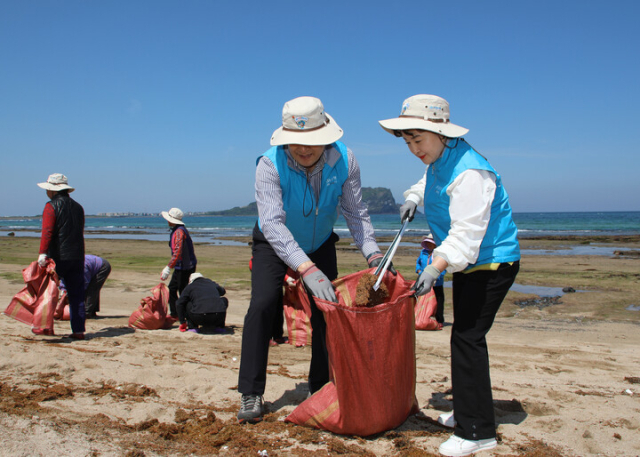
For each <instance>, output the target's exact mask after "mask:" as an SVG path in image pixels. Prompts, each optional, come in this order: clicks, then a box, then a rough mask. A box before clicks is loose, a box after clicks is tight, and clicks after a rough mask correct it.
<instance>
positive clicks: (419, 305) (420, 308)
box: [415, 289, 438, 330]
mask: <svg viewBox="0 0 640 457" xmlns="http://www.w3.org/2000/svg"><path fill="white" fill-rule="evenodd" d="M437 307H438V302H437V300H436V294H435V293H434V292H433V289H431V290H430V291H429V293H428V294H425V295H421V296H420V297H418V300H417V301H416V308H415V311H416V330H438V321H437V320H436V318H435V315H436V309H437Z"/></svg>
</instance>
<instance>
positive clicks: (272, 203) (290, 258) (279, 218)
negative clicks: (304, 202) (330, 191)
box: [256, 146, 380, 270]
mask: <svg viewBox="0 0 640 457" xmlns="http://www.w3.org/2000/svg"><path fill="white" fill-rule="evenodd" d="M285 152H286V154H287V158H288V159H289V160H288V162H289V165H290V166H292V167H293V168H294V169H296V170H299V171H303V172H305V173H307V170H306V168H305V167H303V166H301V165H300V164H298V163H297V162H296V161H295V160H294V159H293V158H292V157H291V154H290V153H289V148H288V147H286V146H285ZM331 154H340V152H338V151H337V150H336V149H335V148H333V147H331V148H327V149H325V151H324V153H323V154H322V156H320V160H319V161H318V163H317V164H316V166H315V168H314V169H313V171H312V172H311V173H310V174H309V173H307V176H308V178H309V184H310V185H311V188H312V189H313V191H314V195H315V198H316V201H317V200H318V198H319V195H320V186H321V185H322V169H323V168H324V164H325V163H326V161H327V157H329V156H330V155H331ZM347 155H348V159H349V160H348V176H347V180H346V181H345V183H344V184H343V186H342V197H341V199H340V211H341V212H342V215H343V216H344V218H345V220H346V221H347V226H348V227H349V231H350V232H351V236H352V237H353V241H354V243H355V244H356V246H357V247H358V249H360V251H361V252H362V254H363V255H364V256H365V257H367V256H368V255H369V254H371V253H373V252H376V251H380V249H379V248H378V244H377V243H376V239H375V233H374V230H373V225H372V224H371V219H370V218H369V212H368V211H367V207H366V206H365V205H364V203H363V202H362V186H361V183H360V167H359V166H358V162H357V161H356V158H355V156H354V155H353V153H352V152H351V150H349V149H347ZM256 203H257V205H258V215H259V217H260V223H261V226H262V232H263V233H264V236H265V238H266V239H267V241H269V243H270V244H271V247H273V249H274V251H275V252H276V254H277V255H278V257H280V259H282V261H283V262H284V263H286V264H287V265H288V266H289V267H291V268H292V269H293V270H297V269H298V266H300V265H301V264H303V263H304V262H307V261H309V260H310V259H309V257H308V256H307V254H305V252H304V251H303V250H302V249H301V248H300V246H299V245H298V243H297V242H296V240H295V239H294V238H293V235H292V234H291V232H290V231H289V229H288V228H287V227H286V225H285V222H286V219H287V214H286V212H285V211H284V209H283V205H282V188H281V187H280V176H279V175H278V171H277V170H276V167H275V165H274V164H273V163H272V162H271V160H269V159H267V158H266V157H262V158H261V159H260V161H259V162H258V166H257V167H256Z"/></svg>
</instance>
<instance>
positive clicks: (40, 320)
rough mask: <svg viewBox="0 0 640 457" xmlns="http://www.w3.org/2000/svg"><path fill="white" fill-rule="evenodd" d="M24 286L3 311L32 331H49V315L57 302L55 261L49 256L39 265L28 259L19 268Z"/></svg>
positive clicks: (50, 321) (50, 322)
mask: <svg viewBox="0 0 640 457" xmlns="http://www.w3.org/2000/svg"><path fill="white" fill-rule="evenodd" d="M22 278H23V279H24V282H25V284H26V285H25V286H24V288H23V289H22V290H21V291H20V292H18V293H17V294H16V295H15V296H14V297H13V298H12V299H11V302H10V303H9V306H7V309H5V310H4V314H6V315H7V316H9V317H12V318H14V319H16V320H18V321H20V322H23V323H25V324H27V325H31V326H32V329H33V330H49V331H51V333H52V334H53V314H54V312H55V307H56V304H57V303H58V282H59V280H58V275H57V274H56V264H55V262H54V261H53V260H51V259H49V261H48V263H47V266H46V267H44V268H42V267H41V266H40V265H38V262H32V263H31V265H29V266H28V267H27V268H25V269H24V270H22Z"/></svg>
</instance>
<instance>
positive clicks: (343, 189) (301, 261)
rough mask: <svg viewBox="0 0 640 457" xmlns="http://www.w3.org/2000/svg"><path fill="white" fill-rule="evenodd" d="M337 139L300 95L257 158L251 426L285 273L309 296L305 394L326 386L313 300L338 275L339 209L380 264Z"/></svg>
mask: <svg viewBox="0 0 640 457" xmlns="http://www.w3.org/2000/svg"><path fill="white" fill-rule="evenodd" d="M341 137H342V129H341V128H340V127H339V126H338V124H336V122H335V121H334V120H333V118H332V117H331V116H329V115H328V114H327V113H325V111H324V107H323V105H322V102H321V101H320V100H319V99H317V98H314V97H299V98H296V99H293V100H291V101H289V102H287V103H285V105H284V108H283V110H282V126H281V127H280V128H278V129H277V130H276V131H275V132H274V133H273V136H272V137H271V146H272V148H271V149H269V150H268V151H266V152H265V153H264V154H262V155H261V156H260V157H259V158H258V160H257V166H256V184H255V188H256V203H257V206H258V216H259V220H258V223H257V224H256V226H255V228H254V231H253V244H252V254H253V260H252V264H253V265H252V266H253V268H252V270H251V301H250V304H249V309H248V311H247V315H246V316H245V319H244V329H243V332H242V355H241V360H240V373H239V379H238V391H239V392H240V393H241V394H242V402H241V407H240V411H239V412H238V421H239V422H240V423H244V422H257V421H259V420H261V418H262V416H263V413H264V406H263V398H262V396H263V394H264V391H265V385H266V376H267V358H268V355H269V339H270V338H271V331H272V323H273V320H274V318H275V313H276V312H277V309H278V307H277V305H278V303H279V302H281V301H282V283H283V281H284V277H285V274H286V273H287V269H288V268H291V269H292V270H293V271H295V272H297V273H298V274H299V276H300V278H302V281H303V283H304V285H305V286H306V288H307V291H308V292H309V295H310V298H311V299H310V302H311V309H312V314H311V326H312V328H313V333H312V343H311V364H310V367H309V391H310V393H314V392H316V391H317V390H319V389H320V388H321V387H322V386H323V385H324V384H326V383H327V382H328V381H329V363H328V357H327V347H326V342H325V330H326V324H325V321H324V317H323V315H322V312H321V311H320V310H319V309H318V308H317V307H316V305H315V302H314V300H313V297H319V298H322V299H325V300H328V301H334V302H335V301H336V296H335V292H334V290H333V286H332V284H331V281H332V280H334V279H336V278H337V277H338V267H337V259H336V249H335V243H336V241H338V236H337V235H336V234H335V233H334V232H333V226H334V224H335V222H336V219H337V217H338V210H340V211H341V213H342V215H343V216H344V217H345V219H346V221H347V225H348V227H349V230H350V232H351V235H352V236H353V240H354V243H355V244H356V246H357V247H358V248H359V249H360V251H361V252H362V254H363V255H364V256H365V257H366V258H367V261H368V264H369V266H370V267H373V266H377V265H378V264H379V263H380V261H381V259H382V254H381V253H380V249H379V248H378V245H377V243H376V240H375V236H374V230H373V226H372V225H371V220H370V219H369V214H368V212H367V208H366V206H365V205H364V204H363V203H362V192H361V187H360V168H359V167H358V163H357V162H356V160H355V157H354V156H353V154H352V153H351V151H350V150H348V149H347V147H346V146H345V145H344V144H343V143H341V142H340V141H338V140H339V139H340V138H341Z"/></svg>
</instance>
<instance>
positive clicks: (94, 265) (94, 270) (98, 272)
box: [60, 254, 111, 319]
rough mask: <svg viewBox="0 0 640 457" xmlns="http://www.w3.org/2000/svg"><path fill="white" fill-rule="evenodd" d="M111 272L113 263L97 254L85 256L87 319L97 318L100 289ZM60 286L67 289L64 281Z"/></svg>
mask: <svg viewBox="0 0 640 457" xmlns="http://www.w3.org/2000/svg"><path fill="white" fill-rule="evenodd" d="M110 273H111V264H110V263H109V262H108V261H107V260H106V259H103V258H102V257H98V256H97V255H89V254H87V255H85V256H84V305H85V310H86V318H87V319H95V318H96V317H97V313H98V312H99V311H100V290H101V289H102V286H103V285H104V283H105V281H106V280H107V278H108V277H109V274H110ZM60 288H61V289H64V290H66V288H65V285H64V281H62V280H60Z"/></svg>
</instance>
